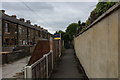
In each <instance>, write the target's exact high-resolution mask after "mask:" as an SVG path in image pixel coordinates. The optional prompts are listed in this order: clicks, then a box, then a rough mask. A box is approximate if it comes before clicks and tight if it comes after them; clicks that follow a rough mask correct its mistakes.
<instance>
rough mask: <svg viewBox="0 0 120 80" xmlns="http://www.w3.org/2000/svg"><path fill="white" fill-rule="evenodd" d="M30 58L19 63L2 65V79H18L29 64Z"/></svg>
mask: <svg viewBox="0 0 120 80" xmlns="http://www.w3.org/2000/svg"><path fill="white" fill-rule="evenodd" d="M29 58H30V57H25V58H22V59H20V60H18V61H15V62H12V63H9V64H4V65H2V71H0V72H2V78H18V76H19V75H20V74H19V73H21V72H22V70H23V67H25V66H26V64H27V63H28V59H29Z"/></svg>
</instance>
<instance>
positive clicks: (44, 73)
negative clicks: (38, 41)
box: [25, 51, 53, 79]
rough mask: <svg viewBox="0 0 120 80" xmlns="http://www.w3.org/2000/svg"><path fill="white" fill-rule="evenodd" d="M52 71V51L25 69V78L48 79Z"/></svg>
mask: <svg viewBox="0 0 120 80" xmlns="http://www.w3.org/2000/svg"><path fill="white" fill-rule="evenodd" d="M52 69H53V51H50V52H49V53H48V54H45V55H44V56H43V57H42V58H41V59H39V60H38V61H36V62H35V63H34V64H32V65H31V66H26V67H25V78H32V79H37V78H49V76H50V74H51V72H52Z"/></svg>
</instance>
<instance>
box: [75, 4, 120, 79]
mask: <svg viewBox="0 0 120 80" xmlns="http://www.w3.org/2000/svg"><path fill="white" fill-rule="evenodd" d="M118 5H119V6H120V4H118ZM119 6H117V7H112V8H111V10H109V11H107V12H106V13H105V14H103V16H102V18H101V19H99V20H97V21H96V22H95V24H94V25H91V26H90V27H91V28H89V29H88V30H87V31H85V32H83V33H82V34H80V35H79V36H77V37H76V38H75V39H74V46H75V51H76V55H77V57H78V58H79V60H80V62H81V64H82V66H83V68H84V70H85V72H86V74H87V76H88V78H118V77H120V74H119V73H120V70H119V68H120V66H119V65H118V63H119V58H120V56H119V55H120V53H119V52H118V50H120V47H119V46H120V43H119V44H118V41H120V37H118V36H119V34H120V33H119V32H118V31H120V23H119V22H120V16H119V15H120V7H119ZM108 13H109V14H108ZM106 14H107V15H106Z"/></svg>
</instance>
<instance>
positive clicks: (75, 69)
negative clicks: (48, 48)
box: [51, 49, 85, 78]
mask: <svg viewBox="0 0 120 80" xmlns="http://www.w3.org/2000/svg"><path fill="white" fill-rule="evenodd" d="M51 78H85V74H84V72H83V71H82V68H80V66H79V62H78V60H77V59H76V56H75V55H74V50H73V49H67V50H66V51H65V53H64V54H63V56H62V57H61V60H60V61H59V62H58V64H57V66H56V67H55V69H54V70H53V73H52V76H51Z"/></svg>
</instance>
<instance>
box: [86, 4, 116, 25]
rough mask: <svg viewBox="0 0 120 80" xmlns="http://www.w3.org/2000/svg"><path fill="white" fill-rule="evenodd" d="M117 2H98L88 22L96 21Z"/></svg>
mask: <svg viewBox="0 0 120 80" xmlns="http://www.w3.org/2000/svg"><path fill="white" fill-rule="evenodd" d="M114 4H116V2H98V4H97V5H96V8H95V9H94V10H93V11H92V12H91V14H90V16H89V18H88V20H87V21H86V24H87V25H89V24H91V23H92V22H93V21H95V20H96V19H97V18H98V17H99V16H101V15H102V14H103V13H105V12H106V11H107V10H108V9H109V8H111V7H112V6H113V5H114Z"/></svg>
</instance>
